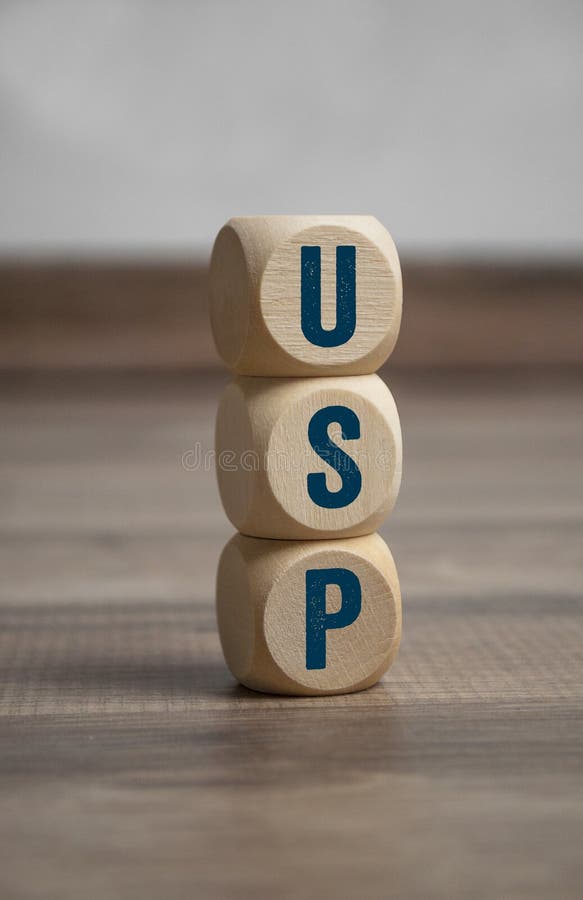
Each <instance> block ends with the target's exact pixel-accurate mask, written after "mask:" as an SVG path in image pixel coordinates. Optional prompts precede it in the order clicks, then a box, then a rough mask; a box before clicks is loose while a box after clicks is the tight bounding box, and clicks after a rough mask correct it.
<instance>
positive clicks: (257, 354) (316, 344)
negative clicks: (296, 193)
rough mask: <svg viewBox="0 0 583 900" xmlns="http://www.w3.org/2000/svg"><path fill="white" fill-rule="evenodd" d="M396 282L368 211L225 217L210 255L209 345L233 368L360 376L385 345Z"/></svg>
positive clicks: (386, 243)
mask: <svg viewBox="0 0 583 900" xmlns="http://www.w3.org/2000/svg"><path fill="white" fill-rule="evenodd" d="M401 307H402V284H401V272H400V267H399V260H398V256H397V251H396V249H395V246H394V243H393V241H392V239H391V237H390V235H389V233H388V232H387V231H386V229H384V228H383V226H382V225H381V224H380V223H379V222H378V221H377V220H376V219H375V218H374V217H372V216H267V217H259V216H258V217H250V218H239V219H231V220H230V222H228V223H227V225H226V226H225V227H224V228H223V229H222V230H221V232H220V233H219V235H218V237H217V240H216V242H215V247H214V249H213V257H212V261H211V321H212V325H213V333H214V336H215V341H216V344H217V348H218V350H219V353H220V354H221V356H222V357H223V359H224V360H225V362H226V363H227V365H229V366H230V367H231V368H233V369H234V370H235V371H236V372H238V373H240V374H246V375H262V376H270V375H271V376H286V375H288V376H305V375H341V374H347V375H348V374H367V373H370V372H374V371H375V370H376V369H377V368H378V367H379V366H380V365H381V364H382V363H383V362H384V361H385V359H386V358H387V357H388V355H389V354H390V353H391V351H392V349H393V347H394V345H395V342H396V339H397V336H398V332H399V327H400V321H401Z"/></svg>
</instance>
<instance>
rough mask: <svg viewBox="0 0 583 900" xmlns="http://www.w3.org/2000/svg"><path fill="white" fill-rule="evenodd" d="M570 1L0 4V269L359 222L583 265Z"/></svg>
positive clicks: (580, 11)
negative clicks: (272, 224)
mask: <svg viewBox="0 0 583 900" xmlns="http://www.w3.org/2000/svg"><path fill="white" fill-rule="evenodd" d="M582 36H583V4H582V3H581V2H565V0H560V2H557V0H555V2H527V0H521V2H512V3H508V2H501V0H497V2H489V3H476V2H463V0H447V2H435V3H432V2H419V0H415V2H411V0H407V2H404V0H403V2H384V3H383V2H380V0H361V2H358V3H355V2H345V0H337V2H330V0H320V2H305V0H299V2H298V0H296V2H294V3H283V2H280V0H275V2H274V0H250V2H233V0H223V2H202V0H199V2H191V3H180V2H164V3H160V2H158V3H156V2H137V0H117V2H113V0H100V2H99V3H92V4H89V3H79V2H78V0H53V2H18V0H13V2H3V3H2V4H1V7H0V109H1V119H2V165H1V173H0V178H1V181H0V195H1V197H2V217H1V224H0V229H1V230H0V252H1V253H2V254H3V255H4V257H14V256H19V257H21V256H31V255H32V256H38V255H42V256H43V257H44V256H46V255H47V254H48V255H49V256H52V257H66V258H72V257H75V256H83V257H87V256H89V257H93V256H95V257H99V256H103V255H105V256H107V257H108V258H111V256H112V255H118V256H128V255H131V256H132V257H135V256H136V255H140V254H147V255H149V256H150V257H172V256H176V255H182V254H185V253H186V254H188V255H189V256H190V255H192V254H206V253H207V252H208V249H209V246H210V243H211V241H212V238H213V236H214V234H215V233H216V231H217V229H218V228H219V227H220V226H221V224H222V223H223V221H224V220H225V219H227V218H228V217H229V216H231V215H233V214H250V213H257V212H260V213H275V212H278V213H282V212H367V213H368V212H371V213H374V214H376V215H377V216H378V217H379V218H380V219H381V220H382V221H383V222H384V223H385V224H386V225H387V226H388V227H389V228H390V229H391V231H392V232H393V234H394V236H395V238H396V240H397V243H398V245H399V247H400V249H401V252H402V253H404V255H405V256H415V257H424V258H426V257H429V256H431V257H433V256H443V255H446V256H448V257H452V256H453V257H456V258H460V257H462V258H463V257H464V256H467V255H469V256H471V257H474V258H475V257H483V258H490V257H496V258H498V259H502V258H509V257H510V258H514V257H520V258H521V259H524V258H525V257H526V258H531V257H536V259H539V260H540V259H541V258H545V259H558V258H562V259H563V258H565V257H566V258H572V257H574V256H576V255H577V254H580V252H581V249H582V248H583V189H582V178H581V160H582V159H583V52H582V51H583V37H582Z"/></svg>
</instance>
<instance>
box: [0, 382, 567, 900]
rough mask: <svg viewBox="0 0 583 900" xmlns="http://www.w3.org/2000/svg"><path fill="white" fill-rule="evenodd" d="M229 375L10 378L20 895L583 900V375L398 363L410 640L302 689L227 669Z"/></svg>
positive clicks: (398, 533)
mask: <svg viewBox="0 0 583 900" xmlns="http://www.w3.org/2000/svg"><path fill="white" fill-rule="evenodd" d="M221 384H222V380H221V379H212V380H210V381H205V380H202V379H193V378H191V377H190V378H182V377H180V378H178V377H173V378H170V377H165V378H160V379H158V378H144V379H135V378H134V379H132V378H120V377H115V378H114V377H108V378H103V379H96V378H94V377H87V378H85V379H84V378H76V379H74V381H69V380H67V379H61V378H50V377H42V378H27V379H24V380H23V379H11V380H10V381H7V382H6V383H5V384H4V385H0V420H1V422H2V430H3V435H2V436H3V440H2V442H1V443H0V490H1V494H0V571H1V572H2V579H1V581H0V737H1V740H0V791H1V792H2V794H1V795H2V804H1V806H0V857H1V865H0V892H1V894H2V897H6V898H9V900H12V898H15V900H24V898H26V900H29V898H33V900H36V898H39V900H40V898H42V900H78V898H79V897H81V896H83V897H88V898H96V900H97V898H100V900H101V898H103V897H116V898H117V897H123V898H124V900H126V898H129V900H134V898H135V900H138V898H139V900H158V898H160V897H161V896H163V897H165V898H167V900H182V898H186V897H192V896H196V897H203V898H210V900H214V898H216V900H231V898H232V900H247V898H260V900H263V898H265V900H271V898H273V897H274V896H278V897H283V898H290V900H298V898H308V897H312V896H314V895H323V896H335V897H338V898H342V900H344V898H346V900H352V898H354V897H359V898H364V900H376V898H378V897H392V896H394V897H399V898H419V900H426V898H427V897H431V898H434V897H435V898H442V900H457V898H460V900H465V898H468V897H471V898H472V900H473V898H477V900H491V898H493V897H504V898H511V900H522V898H524V900H526V898H529V900H533V898H534V900H548V898H549V897H554V896H557V897H561V898H566V900H578V898H579V896H580V886H581V881H582V878H583V863H582V860H581V853H580V843H581V841H580V834H581V831H582V829H583V787H582V785H583V779H582V777H581V776H582V774H583V754H581V746H582V742H583V678H582V674H581V673H582V671H583V668H582V657H581V647H582V646H583V598H582V593H581V584H582V583H583V555H582V554H581V544H582V540H583V494H582V489H581V478H580V458H581V450H582V449H583V424H582V423H583V417H582V416H581V415H580V398H581V376H580V375H572V376H566V375H563V376H560V377H559V376H557V375H555V376H552V377H550V376H541V375H540V374H539V375H531V376H529V377H528V378H526V377H525V375H521V376H517V375H514V376H511V375H510V374H509V373H505V375H504V377H492V376H488V377H486V376H484V375H480V376H472V375H468V374H466V375H465V376H464V378H463V379H461V378H459V377H453V378H452V377H445V376H444V377H442V378H437V377H435V378H430V379H428V378H427V377H426V376H423V375H419V376H416V377H415V378H412V377H410V376H406V375H401V376H395V384H394V388H395V392H396V393H397V394H398V402H399V406H400V409H401V412H402V418H403V424H404V433H405V441H406V457H405V458H406V461H407V466H406V469H405V485H404V490H403V494H402V497H401V498H400V501H399V504H398V506H397V510H396V512H395V515H394V517H393V518H392V519H391V520H390V521H389V522H388V523H387V526H386V528H385V529H383V532H384V534H385V536H386V537H387V539H388V541H389V543H390V544H391V547H392V549H393V551H394V553H395V557H396V560H397V565H398V568H399V572H400V576H401V581H402V587H403V597H404V640H403V646H402V650H401V653H400V657H399V659H398V662H397V663H396V665H395V667H394V668H393V669H391V671H390V673H389V674H388V676H387V677H386V678H385V679H384V680H383V681H382V682H381V683H380V684H379V685H378V686H377V687H375V688H373V689H372V690H370V691H367V692H365V693H362V694H357V695H350V696H345V697H327V698H302V699H294V698H280V697H262V696H260V695H257V694H253V693H251V692H249V691H246V690H244V689H243V688H239V687H237V686H236V685H235V684H234V682H233V681H232V679H231V678H230V676H229V674H228V672H227V670H226V669H225V667H224V664H223V662H222V658H221V652H220V647H219V643H218V638H217V635H216V628H215V622H214V610H213V598H212V593H213V580H214V570H215V566H216V560H217V555H218V553H219V551H220V548H221V546H222V544H223V543H224V542H225V541H226V539H227V536H228V534H229V532H230V528H229V526H228V523H226V522H225V520H224V517H223V516H222V514H221V511H220V509H219V506H218V498H217V496H216V492H215V489H214V484H213V476H212V473H211V472H204V471H202V472H201V471H195V472H191V471H185V470H184V469H183V468H182V465H181V453H182V451H183V448H184V446H185V444H186V445H188V446H189V445H191V443H192V438H193V437H194V438H195V440H196V439H197V438H198V439H200V440H201V442H203V443H207V442H209V441H210V440H211V430H212V418H213V414H214V407H215V404H216V397H217V394H218V392H219V391H220V389H221ZM578 404H579V405H578Z"/></svg>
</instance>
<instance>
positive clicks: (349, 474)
mask: <svg viewBox="0 0 583 900" xmlns="http://www.w3.org/2000/svg"><path fill="white" fill-rule="evenodd" d="M332 422H338V424H339V425H340V426H341V427H342V437H343V438H344V440H345V441H346V440H356V439H357V438H359V437H360V422H359V421H358V416H357V415H356V413H355V412H354V411H353V410H352V409H349V408H348V407H347V406H325V407H324V408H323V409H319V410H318V412H316V413H314V415H313V416H312V418H311V419H310V424H309V425H308V440H309V441H310V444H311V445H312V447H313V449H314V450H315V451H316V453H317V454H318V456H321V457H322V459H323V460H324V462H327V463H328V465H330V466H332V468H333V469H336V471H337V472H338V474H339V475H340V476H341V478H342V487H341V488H340V489H339V490H338V491H329V490H328V488H327V487H326V475H325V474H324V472H310V474H309V475H308V494H309V495H310V497H311V498H312V500H313V501H314V503H317V504H318V506H323V507H325V508H326V509H339V508H340V507H341V506H348V505H349V504H350V503H352V502H353V501H354V500H356V498H357V497H358V495H359V494H360V488H361V485H362V476H361V474H360V469H359V468H358V466H357V465H356V463H355V462H354V460H353V459H351V458H350V456H348V455H347V454H346V453H345V452H344V450H341V449H340V447H338V446H337V445H336V444H334V443H333V442H332V441H331V440H330V438H329V437H328V426H329V425H331V424H332Z"/></svg>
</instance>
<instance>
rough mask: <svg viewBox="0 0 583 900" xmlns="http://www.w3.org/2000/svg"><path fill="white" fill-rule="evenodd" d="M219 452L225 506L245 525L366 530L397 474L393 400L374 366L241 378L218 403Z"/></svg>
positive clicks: (271, 534)
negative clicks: (352, 372)
mask: <svg viewBox="0 0 583 900" xmlns="http://www.w3.org/2000/svg"><path fill="white" fill-rule="evenodd" d="M216 461H217V476H218V482H219V490H220V494H221V499H222V502H223V506H224V508H225V511H226V513H227V515H228V517H229V519H230V520H231V522H232V523H233V525H234V526H235V527H236V528H237V529H238V530H239V531H241V532H242V533H244V534H247V535H250V536H254V537H267V538H279V539H295V540H304V539H324V538H329V537H342V536H356V535H363V534H370V533H371V532H372V531H374V530H375V529H376V527H377V526H378V525H379V524H380V522H381V521H382V520H383V519H384V518H385V516H386V515H387V513H388V512H389V511H390V510H391V509H392V507H393V505H394V503H395V500H396V497H397V494H398V491H399V486H400V481H401V461H402V446H401V431H400V424H399V418H398V414H397V410H396V407H395V403H394V400H393V398H392V395H391V393H390V391H389V390H388V388H387V387H386V386H385V384H384V383H383V382H382V381H381V379H380V378H378V376H376V375H366V376H353V377H346V378H306V379H283V378H274V379H267V378H244V377H240V378H238V379H237V380H236V381H235V382H234V383H233V384H231V385H229V386H228V387H227V389H226V390H225V392H224V394H223V397H222V400H221V403H220V406H219V411H218V415H217V427H216Z"/></svg>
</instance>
